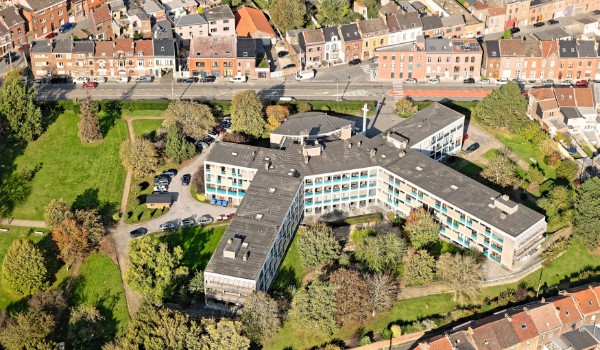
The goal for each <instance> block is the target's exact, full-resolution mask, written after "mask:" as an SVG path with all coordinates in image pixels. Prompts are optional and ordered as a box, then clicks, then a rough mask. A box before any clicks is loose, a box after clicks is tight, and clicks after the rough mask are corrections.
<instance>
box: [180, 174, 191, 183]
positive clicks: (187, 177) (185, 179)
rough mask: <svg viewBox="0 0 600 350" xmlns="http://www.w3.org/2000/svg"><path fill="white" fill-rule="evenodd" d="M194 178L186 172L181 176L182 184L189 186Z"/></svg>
mask: <svg viewBox="0 0 600 350" xmlns="http://www.w3.org/2000/svg"><path fill="white" fill-rule="evenodd" d="M191 180H192V175H190V174H185V175H183V176H182V177H181V184H182V185H183V186H187V185H189V184H190V181H191Z"/></svg>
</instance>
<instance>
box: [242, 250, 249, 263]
mask: <svg viewBox="0 0 600 350" xmlns="http://www.w3.org/2000/svg"><path fill="white" fill-rule="evenodd" d="M249 257H250V252H246V253H244V256H243V257H242V260H244V261H247V260H248V258H249Z"/></svg>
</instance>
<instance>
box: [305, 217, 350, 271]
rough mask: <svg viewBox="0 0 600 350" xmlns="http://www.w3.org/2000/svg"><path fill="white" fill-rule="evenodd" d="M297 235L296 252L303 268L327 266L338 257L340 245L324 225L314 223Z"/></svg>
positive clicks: (330, 230) (329, 228)
mask: <svg viewBox="0 0 600 350" xmlns="http://www.w3.org/2000/svg"><path fill="white" fill-rule="evenodd" d="M299 234H300V235H299V236H298V251H299V252H300V257H301V260H302V265H304V267H305V268H311V267H315V266H318V265H322V264H327V263H330V262H332V261H335V260H337V259H338V258H339V257H340V252H341V249H340V243H339V242H338V241H337V239H335V236H334V235H333V230H332V229H331V227H329V226H327V225H326V224H324V223H316V224H314V225H312V226H309V227H307V228H305V229H302V230H301V231H300V232H299Z"/></svg>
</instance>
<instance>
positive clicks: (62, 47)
mask: <svg viewBox="0 0 600 350" xmlns="http://www.w3.org/2000/svg"><path fill="white" fill-rule="evenodd" d="M72 50H73V40H72V39H70V38H69V39H56V40H55V41H54V48H53V49H52V52H54V53H71V52H73V51H72Z"/></svg>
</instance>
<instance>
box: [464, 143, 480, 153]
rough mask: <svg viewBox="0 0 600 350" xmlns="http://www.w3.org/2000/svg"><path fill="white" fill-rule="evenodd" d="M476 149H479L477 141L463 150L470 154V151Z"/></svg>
mask: <svg viewBox="0 0 600 350" xmlns="http://www.w3.org/2000/svg"><path fill="white" fill-rule="evenodd" d="M478 149H479V142H475V143H473V144H472V145H470V146H469V147H467V149H466V150H465V152H467V153H469V154H470V153H473V152H475V151H477V150H478Z"/></svg>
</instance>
